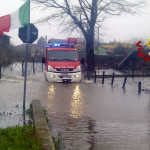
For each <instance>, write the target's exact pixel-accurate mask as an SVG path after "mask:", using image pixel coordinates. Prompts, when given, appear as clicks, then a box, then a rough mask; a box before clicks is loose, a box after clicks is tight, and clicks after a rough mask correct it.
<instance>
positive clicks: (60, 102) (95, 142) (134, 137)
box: [0, 69, 150, 150]
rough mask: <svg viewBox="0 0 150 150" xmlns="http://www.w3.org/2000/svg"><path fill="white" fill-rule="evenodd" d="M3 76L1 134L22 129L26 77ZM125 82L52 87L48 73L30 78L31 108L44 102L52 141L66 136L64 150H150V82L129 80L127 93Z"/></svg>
mask: <svg viewBox="0 0 150 150" xmlns="http://www.w3.org/2000/svg"><path fill="white" fill-rule="evenodd" d="M37 70H38V69H37ZM35 71H36V70H35ZM30 72H32V71H30ZM101 72H102V71H101ZM3 74H4V75H3V76H2V79H1V80H0V127H2V128H3V127H6V126H13V125H15V124H18V123H19V124H22V103H23V77H21V76H20V75H16V74H15V73H13V76H10V74H9V75H8V74H6V73H5V72H3ZM123 80H124V79H123V78H115V80H114V85H113V86H111V79H105V83H104V84H103V85H102V84H101V79H99V80H98V81H97V83H93V82H92V80H90V81H87V80H83V81H82V82H81V83H48V82H46V81H45V78H44V73H43V72H40V71H37V72H36V74H34V75H33V74H32V73H31V74H30V75H29V76H28V80H27V98H26V108H29V104H30V103H31V102H32V100H33V99H40V100H41V103H42V105H43V106H44V107H46V109H47V112H48V117H49V119H50V126H51V133H52V136H54V137H56V138H57V136H58V134H61V136H62V141H61V149H62V150H63V149H64V150H150V90H149V89H150V82H149V80H150V79H149V78H133V79H132V78H128V79H127V83H126V87H125V89H124V90H123V89H122V84H123ZM139 81H141V82H142V92H141V94H138V87H137V85H138V82H139Z"/></svg>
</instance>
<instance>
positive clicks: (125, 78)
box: [122, 76, 127, 89]
mask: <svg viewBox="0 0 150 150" xmlns="http://www.w3.org/2000/svg"><path fill="white" fill-rule="evenodd" d="M126 81H127V76H125V77H124V82H123V86H122V88H123V89H124V88H125V85H126Z"/></svg>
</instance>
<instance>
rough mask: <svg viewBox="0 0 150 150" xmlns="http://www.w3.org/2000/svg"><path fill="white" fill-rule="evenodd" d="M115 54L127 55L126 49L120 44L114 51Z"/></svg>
mask: <svg viewBox="0 0 150 150" xmlns="http://www.w3.org/2000/svg"><path fill="white" fill-rule="evenodd" d="M113 53H114V54H115V55H127V53H126V48H124V47H122V46H121V45H120V44H119V45H118V46H117V47H116V48H115V49H114V51H113Z"/></svg>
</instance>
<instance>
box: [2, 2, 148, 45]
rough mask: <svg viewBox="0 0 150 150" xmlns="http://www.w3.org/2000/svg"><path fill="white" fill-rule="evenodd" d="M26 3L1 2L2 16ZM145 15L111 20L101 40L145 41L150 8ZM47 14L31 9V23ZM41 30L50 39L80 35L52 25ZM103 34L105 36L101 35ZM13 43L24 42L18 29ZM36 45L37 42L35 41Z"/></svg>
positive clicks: (39, 26)
mask: <svg viewBox="0 0 150 150" xmlns="http://www.w3.org/2000/svg"><path fill="white" fill-rule="evenodd" d="M23 3H24V2H23V1H22V0H0V16H4V15H7V14H10V13H12V12H13V11H16V10H17V9H18V8H19V7H20V6H21V5H22V4H23ZM31 8H32V6H31ZM143 11H144V14H142V15H140V16H138V15H123V16H117V17H113V18H110V19H108V20H106V21H105V22H104V24H103V28H104V29H100V38H101V39H103V40H104V41H105V42H109V41H114V39H115V40H116V41H118V42H123V41H124V42H129V41H130V40H131V39H139V38H141V39H145V41H146V40H147V38H148V37H150V6H148V7H147V8H145V9H144V10H143ZM45 13H46V12H43V13H42V12H41V11H39V10H38V9H31V23H33V22H35V21H36V20H38V19H39V18H40V17H42V16H43V15H45ZM36 27H37V28H38V30H39V37H40V36H44V37H45V36H47V37H48V38H67V37H70V36H74V37H79V36H80V35H78V36H77V35H76V34H73V35H70V34H69V33H68V34H66V33H65V34H64V33H62V32H61V31H60V29H59V27H58V26H56V25H55V23H52V24H46V23H45V24H41V25H36ZM101 33H103V34H105V35H101ZM6 34H8V35H10V36H11V37H12V38H11V42H12V43H13V44H14V45H19V44H22V41H21V40H20V39H19V38H18V29H14V30H12V31H10V32H9V33H6ZM35 43H36V41H35Z"/></svg>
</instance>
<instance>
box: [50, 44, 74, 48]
mask: <svg viewBox="0 0 150 150" xmlns="http://www.w3.org/2000/svg"><path fill="white" fill-rule="evenodd" d="M48 47H73V48H74V47H75V45H74V44H68V43H54V44H50V45H48Z"/></svg>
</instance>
